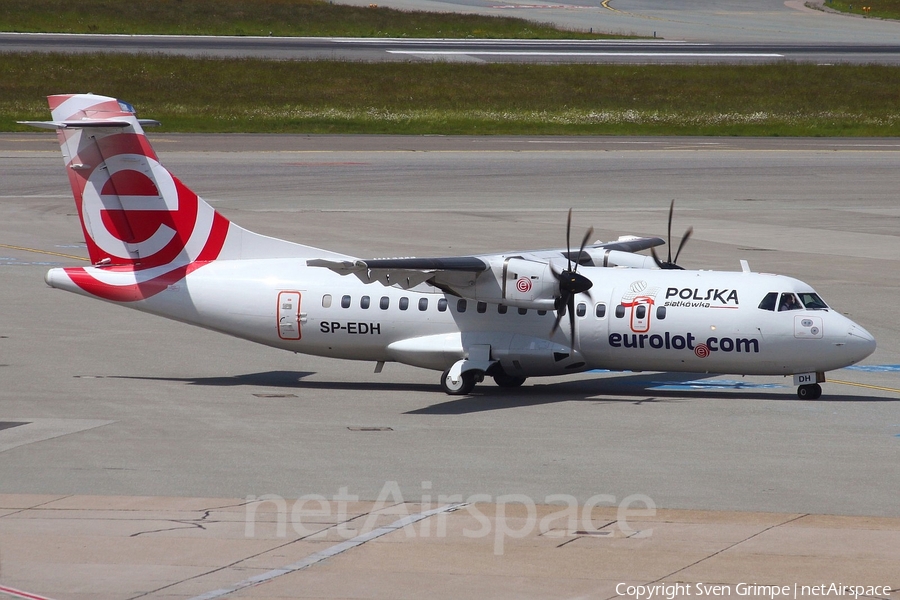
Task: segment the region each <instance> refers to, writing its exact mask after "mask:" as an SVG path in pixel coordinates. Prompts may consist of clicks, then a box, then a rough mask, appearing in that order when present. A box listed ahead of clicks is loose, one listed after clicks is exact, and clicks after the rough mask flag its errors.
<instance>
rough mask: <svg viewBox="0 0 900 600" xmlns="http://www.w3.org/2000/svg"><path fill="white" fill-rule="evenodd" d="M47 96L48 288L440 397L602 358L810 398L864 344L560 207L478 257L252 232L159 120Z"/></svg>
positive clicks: (757, 284)
mask: <svg viewBox="0 0 900 600" xmlns="http://www.w3.org/2000/svg"><path fill="white" fill-rule="evenodd" d="M48 100H49V103H50V109H51V114H52V121H40V122H26V123H28V124H30V125H35V126H38V127H44V128H50V129H55V130H56V132H57V135H58V138H59V143H60V148H61V149H62V153H63V156H64V158H65V164H66V172H67V173H68V177H69V182H70V184H71V186H72V191H73V193H74V196H75V203H76V205H77V208H78V216H79V218H80V220H81V225H82V229H83V232H84V237H85V241H86V243H87V249H88V254H89V256H90V260H91V262H92V266H90V267H68V268H55V269H51V270H50V271H49V272H48V273H47V275H46V281H47V283H48V284H49V285H50V286H51V287H54V288H60V289H64V290H68V291H71V292H75V293H77V294H81V295H83V296H88V297H91V298H99V299H102V300H106V301H109V302H112V303H115V304H121V305H123V306H128V307H130V308H135V309H137V310H141V311H144V312H148V313H152V314H155V315H159V316H162V317H167V318H170V319H174V320H177V321H181V322H184V323H190V324H193V325H198V326H200V327H205V328H207V329H212V330H215V331H220V332H222V333H226V334H229V335H233V336H237V337H239V338H244V339H247V340H251V341H254V342H258V343H260V344H265V345H267V346H273V347H276V348H282V349H284V350H290V351H292V352H298V353H305V354H313V355H319V356H327V357H334V358H345V359H353V360H365V361H373V362H375V363H376V367H375V370H376V372H380V371H381V368H382V367H383V366H384V363H386V362H390V361H396V362H400V363H405V364H408V365H413V366H416V367H423V368H426V369H434V370H436V371H439V372H441V373H442V375H441V377H440V384H441V387H442V388H443V389H444V391H445V392H447V393H448V394H468V393H469V392H471V391H472V389H473V387H474V386H475V384H476V383H477V382H480V381H482V380H483V379H484V377H485V376H489V377H493V379H494V381H495V382H496V383H497V384H498V385H500V386H503V387H514V386H519V385H521V384H522V383H523V382H524V381H525V379H526V378H527V377H538V376H548V375H562V374H567V373H578V372H582V371H588V370H591V369H609V370H614V371H615V370H632V371H682V372H689V373H709V374H739V375H784V376H789V375H792V376H793V377H794V383H795V385H798V386H799V387H798V391H797V394H798V396H799V397H800V398H810V399H814V398H818V397H819V396H820V395H821V393H822V388H821V386H820V385H819V383H821V382H822V381H824V380H825V377H824V373H825V372H826V371H830V370H833V369H839V368H842V367H846V366H848V365H852V364H854V363H856V362H858V361H860V360H862V359H864V358H866V357H867V356H869V355H870V354H871V353H872V352H873V351H874V350H875V339H874V338H873V337H872V336H871V335H870V334H869V333H868V332H867V331H866V330H865V329H863V328H862V327H860V326H859V325H857V324H856V323H854V322H853V321H851V320H850V319H848V318H846V317H845V316H843V315H841V314H840V313H838V312H836V311H835V310H833V309H831V308H829V307H828V305H827V304H825V302H823V301H822V299H821V298H820V297H819V296H818V294H816V292H815V291H814V290H813V288H812V287H810V286H809V285H807V284H806V283H803V282H802V281H798V280H797V279H793V278H790V277H785V276H781V275H770V274H762V273H753V272H750V269H749V267H748V265H747V263H746V262H745V261H742V267H743V268H742V270H741V271H739V272H721V271H692V270H684V269H682V268H681V267H679V266H678V265H677V264H676V263H677V260H678V255H679V253H680V251H681V247H682V246H683V245H684V241H686V240H687V238H688V237H689V235H690V231H691V230H688V233H687V235H686V236H685V237H684V238H683V239H682V242H681V245H680V246H679V249H678V252H676V255H675V260H674V261H673V260H672V258H671V249H670V250H669V257H668V259H667V260H666V261H661V260H660V259H659V258H657V256H656V253H655V251H654V247H656V246H660V245H662V244H664V243H665V242H664V240H662V239H661V238H657V237H651V238H645V237H634V236H624V237H621V238H619V240H617V241H615V242H610V243H599V242H598V243H594V244H588V243H587V242H588V239H589V237H590V236H591V235H592V230H588V231H587V234H586V235H585V236H584V239H583V241H582V243H581V247H580V248H579V250H578V251H577V252H573V251H572V250H571V246H570V245H569V244H568V235H569V234H568V231H569V230H570V229H571V211H570V212H569V227H568V229H567V247H566V249H550V250H529V251H522V252H508V253H500V254H486V255H478V256H454V257H443V258H379V259H360V258H357V257H354V256H348V255H345V254H338V253H335V252H330V251H327V250H321V249H319V248H313V247H311V246H305V245H302V244H297V243H293V242H289V241H284V240H279V239H275V238H271V237H267V236H264V235H260V234H256V233H253V232H250V231H248V230H246V229H243V228H241V227H239V226H237V225H235V224H234V223H231V222H230V221H229V220H228V219H227V218H226V217H224V216H223V215H221V214H220V213H218V212H217V211H215V210H214V209H213V208H212V207H211V206H210V205H209V204H207V203H206V202H204V201H203V200H202V199H201V198H199V197H198V196H197V195H196V194H195V193H194V192H192V191H191V190H190V189H188V188H187V187H186V186H185V185H184V184H183V183H181V181H179V180H178V179H176V178H175V177H173V176H172V175H171V174H170V173H169V171H168V170H166V169H165V168H164V167H163V166H162V165H161V164H160V162H159V159H158V157H157V156H156V154H155V153H154V151H153V149H152V148H151V147H150V143H149V142H148V140H147V138H146V136H145V135H144V131H143V126H144V125H150V124H158V123H156V122H155V121H149V120H139V119H138V118H137V116H136V114H135V111H134V108H133V107H132V106H131V105H129V104H128V103H126V102H122V101H119V100H117V99H115V98H110V97H105V96H97V95H93V94H67V95H55V96H50V97H49V98H48ZM671 220H672V212H671V206H670V212H669V236H670V238H671V224H672V221H671ZM670 247H671V246H670ZM647 249H650V251H651V254H652V255H651V256H646V255H642V254H638V252H639V251H642V250H647ZM566 316H567V317H568V318H567V319H566ZM564 319H566V320H567V321H568V323H566V324H567V325H568V327H565V326H564V327H560V324H561V323H563V322H564Z"/></svg>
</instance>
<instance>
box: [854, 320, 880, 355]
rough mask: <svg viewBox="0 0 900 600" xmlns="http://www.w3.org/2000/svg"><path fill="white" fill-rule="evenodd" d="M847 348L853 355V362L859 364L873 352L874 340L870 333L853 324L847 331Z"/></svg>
mask: <svg viewBox="0 0 900 600" xmlns="http://www.w3.org/2000/svg"><path fill="white" fill-rule="evenodd" d="M847 346H848V347H849V350H850V351H851V352H852V353H853V359H854V360H853V362H859V361H861V360H862V359H864V358H866V357H867V356H869V355H870V354H872V353H873V352H875V338H874V337H873V336H872V334H871V333H869V332H868V331H866V330H865V329H863V328H862V327H860V326H859V325H857V324H856V323H853V324H852V325H850V329H849V330H848V331H847Z"/></svg>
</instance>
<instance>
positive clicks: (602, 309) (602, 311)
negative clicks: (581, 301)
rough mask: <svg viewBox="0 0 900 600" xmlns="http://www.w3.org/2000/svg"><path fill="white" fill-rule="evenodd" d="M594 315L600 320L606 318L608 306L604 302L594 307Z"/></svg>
mask: <svg viewBox="0 0 900 600" xmlns="http://www.w3.org/2000/svg"><path fill="white" fill-rule="evenodd" d="M594 314H595V315H596V316H597V318H598V319H602V318H603V317H605V316H606V305H605V304H603V303H602V302H601V303H600V304H598V305H597V306H595V307H594Z"/></svg>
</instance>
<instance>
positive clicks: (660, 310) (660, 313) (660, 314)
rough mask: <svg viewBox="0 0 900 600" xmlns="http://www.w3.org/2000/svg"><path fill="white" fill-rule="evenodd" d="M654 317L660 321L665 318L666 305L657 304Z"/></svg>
mask: <svg viewBox="0 0 900 600" xmlns="http://www.w3.org/2000/svg"><path fill="white" fill-rule="evenodd" d="M656 318H657V319H659V320H660V321H661V320H663V319H665V318H666V307H665V306H657V307H656Z"/></svg>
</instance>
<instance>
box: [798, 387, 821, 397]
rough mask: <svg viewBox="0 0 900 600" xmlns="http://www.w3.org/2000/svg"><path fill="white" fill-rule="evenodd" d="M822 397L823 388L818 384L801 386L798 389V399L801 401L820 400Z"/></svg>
mask: <svg viewBox="0 0 900 600" xmlns="http://www.w3.org/2000/svg"><path fill="white" fill-rule="evenodd" d="M821 395H822V386H821V385H819V384H818V383H810V384H807V385H801V386H800V387H798V388H797V397H798V398H800V399H801V400H818V398H819V396H821Z"/></svg>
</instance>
